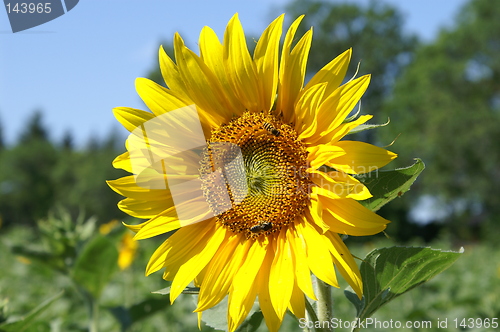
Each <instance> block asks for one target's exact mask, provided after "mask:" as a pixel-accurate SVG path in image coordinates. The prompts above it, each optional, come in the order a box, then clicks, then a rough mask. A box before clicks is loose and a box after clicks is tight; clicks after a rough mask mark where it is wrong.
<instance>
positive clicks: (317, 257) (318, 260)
mask: <svg viewBox="0 0 500 332" xmlns="http://www.w3.org/2000/svg"><path fill="white" fill-rule="evenodd" d="M295 227H296V228H297V233H298V236H299V237H298V238H299V239H300V241H302V243H301V244H300V246H302V247H305V248H307V263H308V265H309V268H310V269H311V271H312V273H314V275H315V276H316V277H318V278H319V279H321V280H323V281H324V282H326V283H327V284H329V285H331V286H334V287H337V288H339V283H338V281H337V276H336V275H335V270H334V268H333V261H332V257H331V255H330V252H329V251H328V248H327V247H326V246H325V243H324V239H323V235H321V234H320V233H319V232H318V231H317V230H316V228H314V227H313V226H312V225H311V224H310V223H309V222H307V221H304V222H301V223H297V224H296V226H295Z"/></svg>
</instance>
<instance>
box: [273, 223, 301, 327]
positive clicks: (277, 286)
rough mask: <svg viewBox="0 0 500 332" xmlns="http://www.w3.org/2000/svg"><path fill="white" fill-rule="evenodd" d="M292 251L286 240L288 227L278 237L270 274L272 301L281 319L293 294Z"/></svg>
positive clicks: (293, 268)
mask: <svg viewBox="0 0 500 332" xmlns="http://www.w3.org/2000/svg"><path fill="white" fill-rule="evenodd" d="M292 258H293V256H292V251H291V249H290V245H289V244H288V242H287V241H286V229H282V230H281V232H280V234H279V235H278V236H277V238H276V252H275V254H274V260H273V263H272V265H271V274H270V275H269V291H270V296H271V303H272V304H273V307H274V310H275V311H276V314H277V315H278V317H279V318H280V319H283V316H284V315H285V312H286V309H287V307H288V304H289V302H290V298H291V296H292V290H293V284H294V270H295V267H294V266H293V260H292Z"/></svg>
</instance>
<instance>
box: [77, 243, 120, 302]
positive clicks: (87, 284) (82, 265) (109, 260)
mask: <svg viewBox="0 0 500 332" xmlns="http://www.w3.org/2000/svg"><path fill="white" fill-rule="evenodd" d="M117 262H118V250H117V249H116V246H115V244H114V243H113V242H112V241H111V240H109V239H108V238H106V237H104V236H100V235H99V236H96V237H94V238H93V239H92V240H90V241H89V242H88V243H87V244H86V245H85V247H84V248H83V250H82V252H81V253H80V255H79V256H78V258H77V260H76V263H75V266H74V269H73V273H72V277H73V280H74V281H75V282H76V283H77V284H79V285H80V286H82V287H83V288H84V289H85V290H86V291H88V292H89V293H90V294H91V295H92V296H93V297H94V299H98V298H99V297H100V295H101V292H102V290H103V289H104V286H106V284H107V283H108V281H109V280H110V279H111V276H112V274H113V272H115V270H116V268H117V266H118V265H117Z"/></svg>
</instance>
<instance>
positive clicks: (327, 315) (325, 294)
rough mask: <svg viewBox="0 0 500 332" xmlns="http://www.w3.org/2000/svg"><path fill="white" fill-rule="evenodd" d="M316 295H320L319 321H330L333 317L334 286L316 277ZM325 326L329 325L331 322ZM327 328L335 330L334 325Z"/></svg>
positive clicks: (318, 306)
mask: <svg viewBox="0 0 500 332" xmlns="http://www.w3.org/2000/svg"><path fill="white" fill-rule="evenodd" d="M316 296H317V297H318V302H316V305H317V310H318V321H319V322H328V323H329V322H330V321H331V319H332V317H333V299H332V287H331V286H330V285H328V284H326V283H325V282H323V281H322V280H319V279H318V278H316ZM324 326H329V324H325V325H324ZM325 330H326V331H333V327H332V328H330V329H325Z"/></svg>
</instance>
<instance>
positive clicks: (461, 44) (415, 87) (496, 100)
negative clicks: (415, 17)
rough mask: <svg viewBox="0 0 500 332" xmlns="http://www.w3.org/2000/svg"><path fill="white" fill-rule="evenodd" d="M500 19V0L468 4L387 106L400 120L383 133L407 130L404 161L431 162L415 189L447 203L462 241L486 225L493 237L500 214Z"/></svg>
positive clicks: (422, 54)
mask: <svg viewBox="0 0 500 332" xmlns="http://www.w3.org/2000/svg"><path fill="white" fill-rule="evenodd" d="M498 17H500V2H496V1H488V0H473V1H470V2H469V3H468V4H467V5H466V6H465V7H464V8H463V9H462V10H461V12H460V14H459V15H458V18H457V20H456V25H455V27H453V28H452V29H449V30H444V31H441V33H440V35H439V37H438V38H437V40H436V41H435V42H433V43H432V44H430V45H425V46H423V47H422V48H420V49H419V50H418V52H417V53H416V56H415V61H413V63H412V64H411V65H410V66H409V67H408V68H407V70H406V72H405V73H404V75H403V77H402V78H401V80H399V81H398V82H397V84H396V87H395V91H394V96H393V98H392V99H391V100H390V102H389V103H387V105H386V107H385V114H386V115H387V116H389V117H390V118H391V120H392V121H393V123H394V124H395V125H393V126H388V127H387V130H385V131H381V133H382V134H383V135H385V136H383V137H384V139H387V138H391V137H393V136H395V135H397V134H398V133H402V135H401V137H400V138H399V139H398V141H397V143H396V146H397V147H398V150H399V151H401V152H402V153H401V158H400V159H401V161H403V162H404V163H407V162H408V161H409V160H410V158H413V157H417V156H418V157H421V158H422V159H424V160H425V161H426V163H427V165H428V168H427V170H426V174H425V176H423V177H422V180H421V181H422V182H421V186H420V187H416V188H415V191H414V194H418V195H422V194H429V195H433V196H434V197H436V198H439V199H442V200H444V205H443V208H446V209H448V210H449V211H450V214H449V218H448V221H449V222H453V224H452V225H450V229H451V231H452V232H453V233H454V235H456V236H458V237H459V238H462V239H469V240H470V239H474V238H477V237H478V236H480V235H481V233H480V232H479V231H480V230H481V229H482V230H489V234H493V233H492V232H491V229H492V227H494V226H493V224H494V223H493V219H494V218H495V216H497V215H498V213H500V207H499V206H498V202H497V201H498V198H497V188H498V187H499V186H500V176H499V174H500V146H499V142H500V130H499V129H498V125H499V124H500V35H499V34H498V31H500V20H498ZM496 219H497V220H498V217H496ZM497 227H498V226H497ZM497 229H498V228H497ZM485 233H486V232H485Z"/></svg>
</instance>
